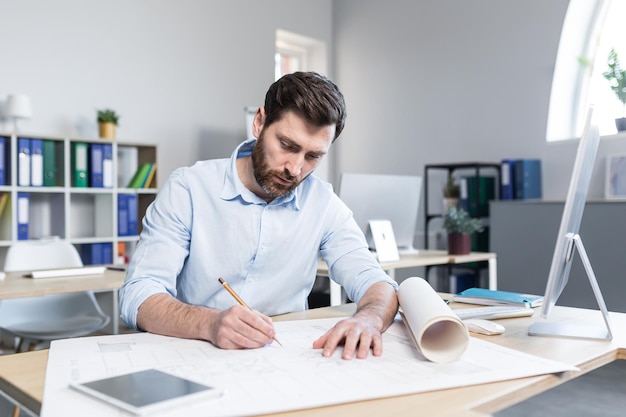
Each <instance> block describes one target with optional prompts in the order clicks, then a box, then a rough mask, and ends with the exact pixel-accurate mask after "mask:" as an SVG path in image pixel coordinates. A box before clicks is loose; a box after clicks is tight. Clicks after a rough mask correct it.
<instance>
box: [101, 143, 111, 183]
mask: <svg viewBox="0 0 626 417" xmlns="http://www.w3.org/2000/svg"><path fill="white" fill-rule="evenodd" d="M102 149H103V152H104V156H103V161H102V186H103V187H104V188H113V145H108V144H105V145H102Z"/></svg>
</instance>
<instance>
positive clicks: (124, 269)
mask: <svg viewBox="0 0 626 417" xmlns="http://www.w3.org/2000/svg"><path fill="white" fill-rule="evenodd" d="M107 269H108V270H110V271H126V268H121V267H117V266H107Z"/></svg>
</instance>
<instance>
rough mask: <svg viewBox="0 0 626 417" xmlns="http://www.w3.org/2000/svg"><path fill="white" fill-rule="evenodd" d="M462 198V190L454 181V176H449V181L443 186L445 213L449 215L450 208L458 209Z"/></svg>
mask: <svg viewBox="0 0 626 417" xmlns="http://www.w3.org/2000/svg"><path fill="white" fill-rule="evenodd" d="M460 197H461V188H460V187H459V185H458V184H457V183H456V182H455V181H454V177H453V176H452V174H448V181H446V184H445V185H444V186H443V212H444V213H447V212H448V210H449V208H450V207H452V206H454V207H458V205H459V198H460Z"/></svg>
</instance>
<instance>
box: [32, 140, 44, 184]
mask: <svg viewBox="0 0 626 417" xmlns="http://www.w3.org/2000/svg"><path fill="white" fill-rule="evenodd" d="M30 185H32V186H33V187H42V186H43V140H42V139H31V140H30Z"/></svg>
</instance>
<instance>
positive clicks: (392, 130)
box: [333, 0, 626, 227]
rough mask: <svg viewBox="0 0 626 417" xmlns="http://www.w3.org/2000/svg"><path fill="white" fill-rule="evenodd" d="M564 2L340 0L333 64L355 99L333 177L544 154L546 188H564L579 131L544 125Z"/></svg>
mask: <svg viewBox="0 0 626 417" xmlns="http://www.w3.org/2000/svg"><path fill="white" fill-rule="evenodd" d="M567 5H568V1H567V0H550V1H545V0H524V1H519V0H501V1H493V0H471V1H458V0H437V1H429V0H416V1H411V0H387V1H384V2H383V1H380V0H338V1H335V2H334V13H333V17H334V19H335V20H334V25H335V43H334V45H335V68H336V71H335V74H336V80H337V82H338V84H339V85H340V86H341V87H342V88H343V90H344V93H345V95H346V97H347V102H348V121H347V125H346V129H345V131H344V133H343V134H342V137H341V138H340V139H339V142H337V148H338V149H337V150H338V152H337V155H335V157H336V158H337V171H336V172H335V173H334V175H335V178H336V177H337V175H338V174H340V173H341V172H342V171H353V172H377V173H388V174H395V173H397V174H423V172H424V165H425V164H428V163H446V162H459V161H485V162H498V161H500V160H501V159H503V158H525V157H526V158H541V159H542V160H543V170H544V182H543V185H544V197H545V198H547V199H563V198H564V197H565V195H566V192H567V186H568V184H569V178H570V173H571V168H572V165H573V158H574V155H575V153H576V146H577V142H575V141H566V142H563V143H558V144H548V143H546V125H547V111H548V104H549V100H550V88H551V83H552V74H553V69H554V65H555V60H556V52H557V48H558V43H559V37H560V32H561V27H562V24H563V19H564V17H565V12H566V10H567ZM624 139H626V135H622V136H617V137H613V138H610V139H608V140H603V143H602V144H601V145H600V150H599V157H598V160H597V163H596V168H595V172H594V176H593V179H592V188H591V190H590V197H591V198H599V197H601V196H602V195H603V184H604V156H605V155H607V154H609V153H615V152H621V153H626V141H625V140H624ZM435 188H436V187H435ZM432 191H434V192H435V193H436V194H437V195H438V196H439V195H440V191H439V189H438V188H436V189H435V190H432ZM422 223H423V222H422V221H420V226H419V227H421V225H422Z"/></svg>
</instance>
